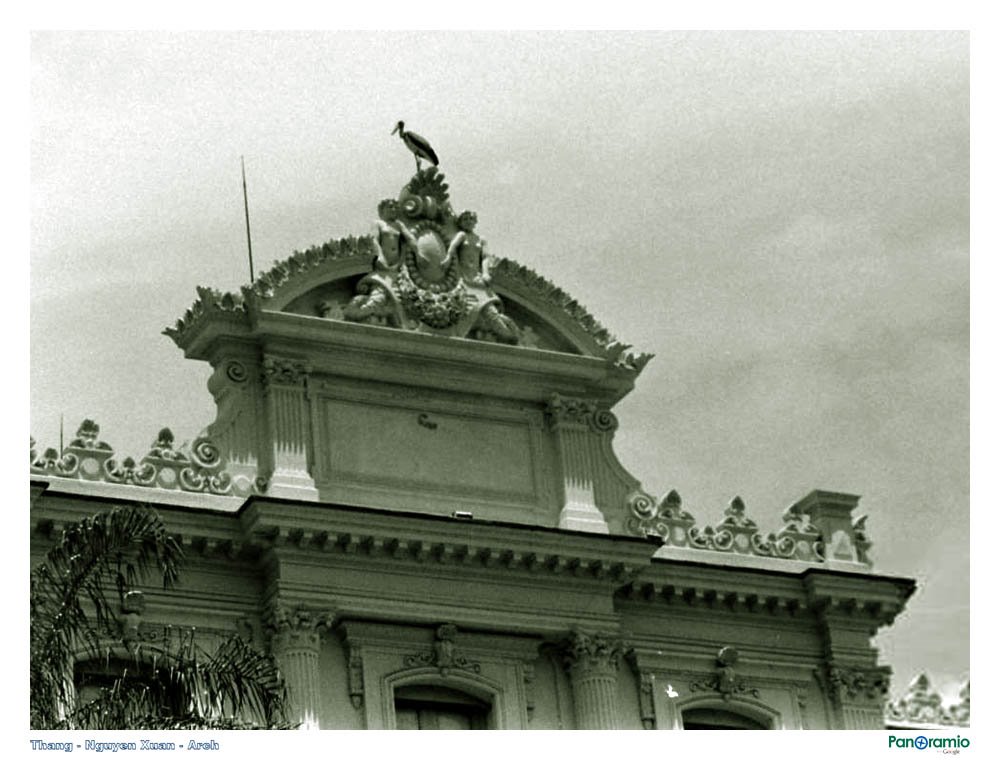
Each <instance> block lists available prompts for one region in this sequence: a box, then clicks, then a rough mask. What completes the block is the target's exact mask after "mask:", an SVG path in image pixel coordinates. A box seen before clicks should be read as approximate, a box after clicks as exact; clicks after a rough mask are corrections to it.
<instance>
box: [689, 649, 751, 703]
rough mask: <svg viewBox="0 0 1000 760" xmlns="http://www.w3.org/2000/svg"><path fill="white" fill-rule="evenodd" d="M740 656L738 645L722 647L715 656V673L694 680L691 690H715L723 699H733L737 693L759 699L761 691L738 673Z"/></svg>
mask: <svg viewBox="0 0 1000 760" xmlns="http://www.w3.org/2000/svg"><path fill="white" fill-rule="evenodd" d="M739 658H740V655H739V652H738V651H737V649H736V647H731V646H727V647H722V649H720V650H719V653H718V655H716V658H715V665H716V672H715V674H714V675H712V676H710V677H708V678H705V679H702V680H700V681H694V682H693V683H692V684H691V691H693V692H699V691H715V692H718V693H719V694H720V695H722V698H723V699H731V698H732V697H733V696H737V695H742V696H751V697H754V698H755V699H759V698H760V691H759V690H758V689H756V688H754V687H752V686H750V685H749V684H748V683H747V681H746V680H745V679H743V678H740V677H739V676H737V674H736V664H737V663H738V662H739Z"/></svg>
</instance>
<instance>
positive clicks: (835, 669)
mask: <svg viewBox="0 0 1000 760" xmlns="http://www.w3.org/2000/svg"><path fill="white" fill-rule="evenodd" d="M891 675H892V669H891V668H889V667H887V666H846V665H828V666H827V670H826V683H827V688H828V690H829V693H830V697H831V698H832V699H834V700H835V701H837V702H839V703H844V702H878V701H881V700H883V699H885V696H886V694H887V693H888V692H889V680H890V676H891Z"/></svg>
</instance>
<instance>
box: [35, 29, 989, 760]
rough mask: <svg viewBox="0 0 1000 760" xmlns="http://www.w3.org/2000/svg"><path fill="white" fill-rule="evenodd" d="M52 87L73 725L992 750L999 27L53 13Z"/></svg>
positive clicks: (161, 740) (41, 347)
mask: <svg viewBox="0 0 1000 760" xmlns="http://www.w3.org/2000/svg"><path fill="white" fill-rule="evenodd" d="M28 74H29V77H30V127H29V138H30V187H29V189H28V190H29V198H30V200H29V202H30V241H29V257H28V259H29V267H30V275H29V278H28V279H29V283H30V292H29V299H28V300H29V303H28V312H29V317H28V333H29V344H30V348H29V360H30V385H29V389H28V390H29V399H30V404H29V407H30V408H29V414H30V434H31V451H30V469H29V481H30V519H29V522H30V641H29V642H27V643H26V646H28V647H30V652H29V653H28V654H27V667H26V670H30V705H29V707H30V716H29V715H26V716H25V718H26V719H27V720H28V721H29V725H27V726H25V727H24V728H26V729H28V730H29V731H30V740H31V742H32V746H31V749H32V750H37V749H56V750H58V749H62V748H63V747H62V744H63V743H68V744H72V745H73V746H72V747H70V749H71V750H72V749H73V747H76V748H77V749H76V751H86V750H97V751H126V752H127V751H129V750H132V749H135V750H137V751H138V750H141V749H149V750H153V749H160V750H171V749H172V750H181V749H184V750H185V751H188V750H212V751H216V750H221V751H223V752H225V751H226V750H227V746H226V745H227V742H228V743H230V749H231V748H232V747H234V746H235V745H233V744H232V742H238V741H241V739H240V738H233V737H234V736H239V737H242V735H237V734H235V733H234V731H235V730H236V729H244V728H246V729H249V728H256V729H267V730H268V732H269V733H268V738H269V740H270V736H271V735H272V734H273V733H275V732H279V731H283V730H288V731H297V732H306V733H310V732H322V731H333V730H376V731H378V730H387V729H445V730H457V729H497V730H508V731H528V730H557V729H563V730H571V731H576V730H584V729H598V730H631V731H644V730H660V731H662V730H668V731H675V732H676V731H690V730H696V729H715V730H718V729H723V730H727V729H728V730H731V729H749V730H772V731H785V732H789V731H800V730H816V731H837V732H844V731H848V732H849V731H858V730H864V731H869V732H881V734H880V735H879V736H878V738H877V741H876V740H875V739H872V742H871V747H872V749H873V751H874V749H875V748H876V747H877V748H878V751H885V750H886V749H887V748H890V747H899V748H906V747H912V748H916V749H922V748H930V749H932V750H936V751H942V750H944V751H952V750H961V751H962V752H965V751H968V749H967V748H968V747H969V746H970V745H969V743H968V742H969V741H970V740H969V739H968V738H963V737H968V736H971V726H972V725H973V723H972V718H971V708H970V549H969V543H970V437H969V432H970V283H971V278H970V33H969V32H968V31H961V30H959V31H943V30H936V31H935V30H928V31H846V30H845V31H833V30H826V31H823V30H813V31H721V30H720V31H630V32H629V31H499V30H497V31H485V30H483V31H437V32H431V31H398V30H392V31H389V30H385V31H197V32H196V31H46V30H43V29H34V30H32V31H31V32H30V66H29V68H28ZM16 255H19V254H16ZM27 561H29V560H28V559H27V558H26V559H25V560H24V562H27ZM116 732H117V733H116ZM136 732H141V733H136ZM314 741H320V743H318V744H310V745H309V746H310V747H314V748H318V747H323V746H327V745H326V744H324V743H323V742H324V741H328V740H314ZM887 741H888V745H887V743H886V742H887ZM921 741H922V742H923V745H922V746H921ZM36 742H37V746H36V745H35V743H36ZM142 742H146V744H147V746H146V747H142V746H140V745H141V743H142ZM962 742H965V744H963V743H962ZM102 743H104V744H106V745H107V746H99V745H101V744H102ZM130 743H131V744H130ZM49 745H51V746H49ZM112 745H114V746H112ZM132 745H134V746H132ZM161 745H162V746H161ZM240 746H249V745H248V744H240ZM662 746H669V742H668V744H667V745H662ZM683 746H691V745H683ZM973 748H974V747H973ZM32 754H34V753H32ZM234 756H235V755H234Z"/></svg>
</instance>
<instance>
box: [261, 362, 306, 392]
mask: <svg viewBox="0 0 1000 760" xmlns="http://www.w3.org/2000/svg"><path fill="white" fill-rule="evenodd" d="M311 371H312V367H311V366H310V364H309V362H306V361H300V360H298V359H286V358H282V357H277V356H265V357H264V359H263V361H262V362H261V366H260V379H261V382H262V383H263V384H264V388H265V390H266V389H267V388H268V387H270V386H279V385H286V386H301V385H302V383H303V382H304V381H305V379H306V377H307V376H308V375H309V373H310V372H311Z"/></svg>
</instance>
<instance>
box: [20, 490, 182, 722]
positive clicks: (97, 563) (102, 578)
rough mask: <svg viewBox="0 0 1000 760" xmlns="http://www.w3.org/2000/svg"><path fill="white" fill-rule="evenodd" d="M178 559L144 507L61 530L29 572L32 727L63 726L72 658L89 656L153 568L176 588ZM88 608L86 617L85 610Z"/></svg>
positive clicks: (155, 516)
mask: <svg viewBox="0 0 1000 760" xmlns="http://www.w3.org/2000/svg"><path fill="white" fill-rule="evenodd" d="M182 556H183V552H182V550H181V547H180V545H179V544H178V543H177V542H176V540H175V539H174V538H173V537H172V536H170V535H169V534H168V533H167V530H166V528H165V526H164V525H163V522H162V520H161V519H160V517H159V515H158V514H157V513H156V512H155V511H154V510H152V509H151V508H149V507H144V506H140V505H132V506H125V507H116V508H115V509H112V510H111V511H109V512H103V513H100V514H97V515H94V516H92V517H88V518H85V519H83V520H80V521H79V522H77V523H74V524H72V525H69V526H67V528H66V529H65V530H64V531H63V534H62V536H61V537H60V539H59V540H58V541H57V543H56V544H55V546H53V547H52V548H51V549H50V550H49V552H48V554H47V555H46V557H45V560H44V561H43V562H42V563H41V564H40V565H39V566H38V567H37V568H35V570H34V571H33V572H32V573H31V596H30V607H31V632H30V642H31V666H30V670H31V697H32V699H31V725H32V728H44V727H46V726H47V725H51V723H52V722H57V721H59V720H61V719H62V716H63V715H64V714H65V713H66V712H67V710H68V709H69V707H70V702H71V701H72V684H71V672H70V670H71V668H72V663H73V659H74V653H75V651H77V650H83V651H86V652H88V653H90V654H91V655H92V656H97V655H98V653H99V652H100V647H101V641H102V639H103V638H104V636H106V635H107V634H108V633H109V632H111V631H114V628H115V623H116V619H117V613H118V608H117V606H116V605H115V604H114V601H113V600H112V599H110V598H109V589H114V590H115V592H117V596H118V599H117V601H118V602H119V604H120V602H121V599H122V598H123V597H124V594H125V592H126V591H128V590H129V589H130V588H132V587H135V586H137V585H139V584H140V583H141V582H142V581H143V580H145V578H146V577H147V576H148V575H149V574H150V573H151V571H153V570H154V569H155V570H156V571H157V572H158V573H159V575H160V577H161V579H162V582H163V585H164V587H169V586H171V585H173V584H174V583H176V581H177V577H178V568H179V565H180V561H181V558H182ZM88 607H89V610H88Z"/></svg>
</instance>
